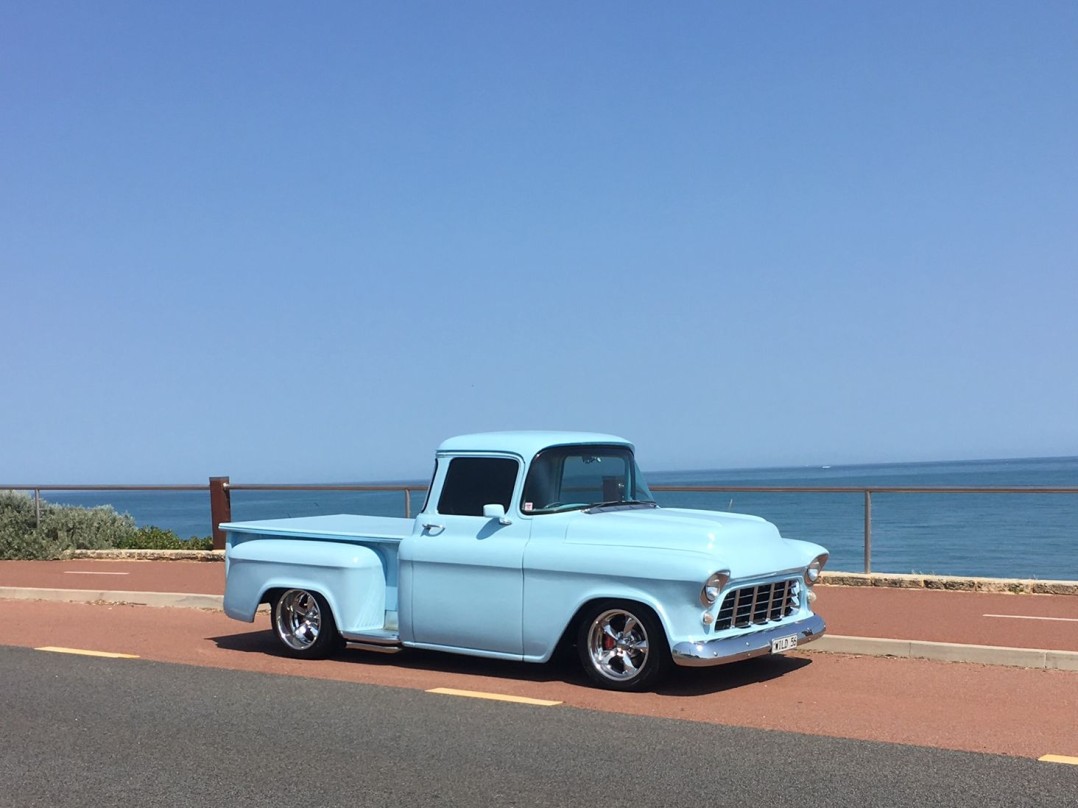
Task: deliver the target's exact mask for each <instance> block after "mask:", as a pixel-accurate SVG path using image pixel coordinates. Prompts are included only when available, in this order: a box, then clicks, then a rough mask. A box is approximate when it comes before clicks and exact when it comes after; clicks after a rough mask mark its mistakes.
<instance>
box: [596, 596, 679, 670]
mask: <svg viewBox="0 0 1078 808" xmlns="http://www.w3.org/2000/svg"><path fill="white" fill-rule="evenodd" d="M576 648H577V653H578V655H579V657H580V664H581V666H582V667H583V668H584V673H586V674H587V675H588V678H589V679H591V681H592V682H593V683H594V684H596V685H598V686H599V687H602V688H605V689H607V690H621V691H639V690H647V689H649V688H652V687H654V686H655V685H657V684H658V683H659V682H660V681H661V680H662V678H663V677H664V676H665V675H666V673H667V671H668V670H669V668H670V665H671V664H672V660H671V658H670V649H669V648H668V647H667V642H666V633H665V632H664V631H663V627H662V624H661V623H660V622H659V619H658V618H657V617H656V616H655V613H654V612H652V611H651V609H649V608H647V607H646V606H642V605H640V604H638V603H624V602H617V601H606V602H602V603H596V604H594V605H593V606H591V607H590V608H589V609H588V610H587V611H585V612H584V614H583V615H582V617H581V620H580V623H579V625H578V626H577V636H576Z"/></svg>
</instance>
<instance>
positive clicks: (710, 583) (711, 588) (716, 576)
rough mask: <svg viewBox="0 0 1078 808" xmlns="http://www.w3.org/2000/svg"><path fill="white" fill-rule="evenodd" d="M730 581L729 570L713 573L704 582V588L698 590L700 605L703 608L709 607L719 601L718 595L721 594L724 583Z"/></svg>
mask: <svg viewBox="0 0 1078 808" xmlns="http://www.w3.org/2000/svg"><path fill="white" fill-rule="evenodd" d="M729 580H730V570H719V571H718V572H716V573H713V574H712V575H711V577H710V578H708V579H707V581H705V582H704V588H703V589H701V590H700V603H701V605H703V606H710V605H711V604H712V603H714V602H715V601H717V600H718V599H719V594H720V593H721V592H722V588H723V587H724V586H726V582H727V581H729Z"/></svg>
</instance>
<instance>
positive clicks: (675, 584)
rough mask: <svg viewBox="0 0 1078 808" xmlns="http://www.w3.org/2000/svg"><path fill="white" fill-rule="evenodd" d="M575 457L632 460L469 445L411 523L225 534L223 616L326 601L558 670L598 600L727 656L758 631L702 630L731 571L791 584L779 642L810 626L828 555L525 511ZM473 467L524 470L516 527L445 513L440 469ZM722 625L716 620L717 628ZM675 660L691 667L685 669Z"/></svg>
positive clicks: (350, 626)
mask: <svg viewBox="0 0 1078 808" xmlns="http://www.w3.org/2000/svg"><path fill="white" fill-rule="evenodd" d="M579 444H597V445H604V446H612V445H621V446H628V447H630V448H631V444H629V443H628V441H625V440H623V439H622V438H618V437H616V436H613V435H601V434H596V433H550V432H514V433H487V434H481V435H467V436H461V437H459V438H453V439H450V440H448V441H446V442H445V443H443V444H442V445H441V446H440V447H439V449H438V453H437V456H438V458H439V463H438V467H437V470H436V473H435V477H434V480H433V481H432V486H431V492H432V493H431V496H430V497H429V498H428V503H427V505H426V509H425V510H424V512H423V513H421V514H419V516H418V517H417V518H416V519H414V520H413V519H391V518H384V517H370V516H350V515H336V516H323V517H309V518H300V519H277V520H268V521H262V522H239V523H230V524H226V525H222V527H223V528H224V529H225V530H226V531H227V533H228V545H227V548H228V551H227V555H226V558H227V584H226V589H225V609H226V612H227V613H228V614H229V616H231V617H235V618H237V619H241V620H248V621H249V620H252V619H253V617H254V613H255V610H256V609H257V606H258V604H259V602H260V601H263V600H265V597H266V593H267V592H269V591H270V590H273V589H276V588H285V587H288V588H292V587H295V588H304V589H310V590H313V591H317V592H320V593H322V594H323V595H324V596H325V597H326V599H327V601H328V602H329V605H330V608H331V610H332V611H333V615H334V617H335V619H336V622H337V626H338V628H339V629H340V630H341V631H342V633H345V634H347V635H364V634H368V635H371V636H374V635H375V634H377V636H379V637H391V638H392V637H396V638H397V639H398V640H399V641H400V643H401V644H402V645H405V646H412V647H419V648H433V649H437V650H446V651H455V652H458V653H466V654H473V655H480V656H489V657H495V658H500V659H519V660H527V661H545V660H547V659H549V658H550V656H551V654H552V653H553V651H554V650H555V647H556V646H557V644H558V642H559V640H560V639H561V637H562V636H563V634H564V633H565V632H566V630H567V629H568V628H571V626H572V622H573V618H574V616H575V615H576V614H577V612H578V611H579V610H580V609H581V608H583V607H584V606H586V605H587V604H589V603H592V602H594V601H596V600H602V599H616V600H621V601H626V600H628V601H634V602H638V603H642V604H645V605H647V606H649V607H650V608H651V609H653V610H654V611H655V613H656V615H657V616H658V617H659V620H660V621H661V623H662V625H663V628H664V630H665V633H666V640H667V642H668V643H669V645H670V647H671V648H674V646H678V647H679V648H686V647H690V646H692V647H702V646H701V644H703V643H707V642H709V641H710V642H711V643H712V645H711V646H709V648H717V647H725V646H723V645H722V644H721V643H720V644H718V645H716V644H715V643H716V641H721V640H725V639H727V638H736V637H738V636H740V635H742V634H751V633H752V632H753V631H759V630H760V629H758V628H756V627H749V628H736V627H735V628H729V629H725V630H723V631H713V630H712V629H711V627H710V625H709V622H708V621H707V620H705V615H704V612H705V608H704V606H703V605H702V604H701V601H700V595H701V589H702V587H703V584H704V582H705V581H706V580H707V579H708V577H709V576H710V575H712V574H713V573H715V572H717V571H719V570H728V571H729V574H730V580H729V583H728V584H727V586H726V588H725V589H724V592H726V591H729V590H732V589H735V588H745V587H754V586H757V585H758V584H766V583H770V582H774V581H791V582H793V583H792V584H791V591H792V592H793V593H794V595H795V607H796V608H794V609H793V612H792V613H791V614H789V615H788V616H785V617H784V618H783V619H782V620H779V621H778V622H777V623H773V624H770V625H769V626H768V630H775V629H776V628H781V626H782V625H783V623H788V624H790V625H794V624H795V623H798V621H805V620H806V619H808V618H810V617H812V611H811V608H810V605H809V599H808V598H807V597H805V593H806V592H807V587H806V586H805V585H804V582H803V578H802V576H803V574H804V571H805V568H806V566H807V565H808V564H809V562H811V561H812V560H813V559H814V558H815V557H817V556H818V555H820V554H821V553H825V552H826V551H825V550H824V548H822V547H820V546H819V545H817V544H812V543H810V542H802V541H795V540H790V539H784V538H782V537H781V536H780V535H779V532H778V530H777V529H776V528H775V526H774V525H772V524H771V523H769V522H767V521H765V520H763V519H759V518H757V517H751V516H743V515H737V514H725V513H718V512H712V511H693V510H683V509H665V508H648V507H644V508H627V509H615V510H603V509H600V510H597V511H591V512H589V511H580V510H576V511H569V512H561V513H545V514H531V513H525V512H523V511H522V510H521V508H520V502H521V499H522V490H523V486H524V479H525V477H526V474H527V471H528V466H529V463H530V462H531V460H532V458H533V457H534V456H535V455H536V454H537V453H538V452H540V451H542V450H543V449H545V448H548V447H550V446H558V445H579ZM475 456H484V457H508V458H512V459H514V460H516V461H517V462H518V463H519V467H520V468H519V474H518V476H517V480H516V485H515V489H514V491H513V495H512V502H511V506H510V507H509V508H508V509H507V513H506V519H505V520H504V521H507V522H509V524H503V523H502V521H500V520H499V519H498V518H489V517H485V516H465V515H459V514H458V515H455V514H439V513H438V512H437V507H438V502H439V497H438V492H439V491H440V490H441V487H442V484H443V483H444V481H445V476H446V468H447V466H448V462H443V461H449V460H451V459H452V458H454V457H475ZM604 473H605V472H604ZM719 600H720V602H721V598H720V599H719ZM716 611H717V607H711V613H712V616H713V615H714V613H715V612H716ZM813 619H814V620H817V621H818V618H813ZM813 625H815V623H814V624H813ZM820 626H822V623H821V624H820ZM821 630H822V629H821ZM675 661H679V662H682V664H690V662H688V661H682V660H681V659H679V658H678V656H677V655H675ZM698 664H699V663H698ZM707 664H713V663H711V662H709V663H707Z"/></svg>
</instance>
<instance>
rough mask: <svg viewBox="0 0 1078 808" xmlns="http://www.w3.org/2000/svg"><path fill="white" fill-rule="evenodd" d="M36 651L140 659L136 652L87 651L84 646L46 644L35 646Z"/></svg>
mask: <svg viewBox="0 0 1078 808" xmlns="http://www.w3.org/2000/svg"><path fill="white" fill-rule="evenodd" d="M34 650H35V651H52V652H53V653H56V654H78V655H79V656H96V657H106V658H108V659H138V656H137V655H136V654H113V653H111V652H109V651H87V650H85V649H82V648H57V647H56V646H53V645H44V646H42V647H41V648H35V649H34Z"/></svg>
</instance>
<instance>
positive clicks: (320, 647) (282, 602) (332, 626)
mask: <svg viewBox="0 0 1078 808" xmlns="http://www.w3.org/2000/svg"><path fill="white" fill-rule="evenodd" d="M270 620H271V622H272V624H273V633H274V634H275V635H276V637H277V639H278V641H279V642H280V643H281V648H282V649H283V650H284V652H285V653H286V654H287V655H288V656H290V657H295V658H296V659H325V658H326V657H328V656H332V655H333V654H334V653H336V652H337V651H339V650H340V649H342V648H343V647H344V640H343V639H342V638H341V635H340V632H338V631H337V623H336V622H335V621H334V620H333V612H332V611H331V610H330V608H329V603H328V602H327V601H326V599H325V598H324V597H323V596H322V595H321V594H320V593H318V592H310V591H308V590H306V589H286V590H285V591H283V592H281V593H280V594H279V595H278V596H277V597H276V599H274V601H273V610H272V612H271V613H270Z"/></svg>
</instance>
